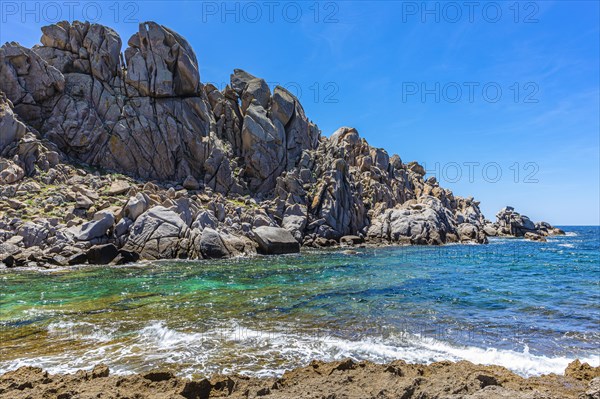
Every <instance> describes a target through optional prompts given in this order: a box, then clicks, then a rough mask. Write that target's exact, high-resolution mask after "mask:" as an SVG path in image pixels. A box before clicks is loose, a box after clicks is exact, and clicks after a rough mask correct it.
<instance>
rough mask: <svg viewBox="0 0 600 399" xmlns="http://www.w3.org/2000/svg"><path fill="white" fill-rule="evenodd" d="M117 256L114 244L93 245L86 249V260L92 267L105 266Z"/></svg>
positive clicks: (117, 252) (117, 251)
mask: <svg viewBox="0 0 600 399" xmlns="http://www.w3.org/2000/svg"><path fill="white" fill-rule="evenodd" d="M117 255H119V250H118V249H117V247H115V245H114V244H104V245H95V246H93V247H91V248H90V249H88V251H87V260H88V262H89V263H90V264H92V265H107V264H109V263H110V262H112V261H113V259H115V258H116V257H117Z"/></svg>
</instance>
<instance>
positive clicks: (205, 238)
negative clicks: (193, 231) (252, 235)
mask: <svg viewBox="0 0 600 399" xmlns="http://www.w3.org/2000/svg"><path fill="white" fill-rule="evenodd" d="M199 247H200V248H199V249H200V253H201V254H202V256H203V257H204V258H208V259H220V258H227V257H229V256H230V255H231V253H230V252H229V249H228V248H227V246H226V245H225V242H224V241H223V239H222V238H221V235H220V234H219V233H218V232H217V231H216V230H213V229H211V228H209V227H207V228H205V229H204V230H203V231H202V235H201V237H200V243H199Z"/></svg>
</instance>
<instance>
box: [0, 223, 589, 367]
mask: <svg viewBox="0 0 600 399" xmlns="http://www.w3.org/2000/svg"><path fill="white" fill-rule="evenodd" d="M564 229H565V230H566V231H567V232H568V233H567V236H559V237H551V238H549V240H548V242H547V243H539V242H530V241H525V240H522V239H492V240H491V242H490V244H488V245H448V246H442V247H390V248H384V249H358V250H357V253H352V254H351V253H347V252H346V253H345V252H342V251H310V252H305V253H303V254H301V255H297V256H280V257H257V258H253V259H238V260H228V261H218V262H206V261H201V262H180V261H178V262H155V263H149V264H142V265H138V266H136V267H122V268H98V267H95V268H83V269H79V270H76V271H60V272H52V273H40V272H31V271H21V272H12V271H11V272H3V273H2V274H0V311H1V313H0V334H1V335H2V336H1V337H0V338H1V339H0V371H2V370H7V369H12V368H15V367H18V366H19V365H23V364H33V365H40V366H43V367H46V368H49V369H51V370H52V371H72V370H74V369H77V368H81V367H84V368H85V367H90V366H91V365H93V364H95V363H99V362H106V363H108V364H109V365H110V366H111V367H112V368H113V369H114V370H115V371H117V372H124V373H126V372H133V371H142V370H146V369H148V368H152V367H155V366H164V365H167V366H169V367H171V368H174V369H175V370H176V371H178V372H179V373H181V374H182V375H192V374H210V373H214V372H230V371H237V372H242V373H247V374H255V375H267V374H280V373H281V372H283V370H284V369H288V368H291V367H296V366H299V365H303V364H306V363H307V362H308V361H310V360H312V359H314V358H318V359H323V360H331V359H339V358H343V357H354V358H356V359H370V360H374V361H380V362H384V361H390V360H393V359H404V360H407V361H410V362H431V361H437V360H445V359H450V360H459V359H467V360H471V361H473V362H476V363H485V364H500V365H504V366H506V367H508V368H511V369H513V370H515V371H517V372H519V373H521V374H523V375H531V374H540V373H548V372H558V373H561V372H562V371H563V370H564V368H565V367H566V365H567V364H568V363H569V362H570V361H571V360H573V359H575V358H580V359H582V360H585V361H588V362H590V363H592V364H594V365H599V364H600V249H599V248H600V227H564Z"/></svg>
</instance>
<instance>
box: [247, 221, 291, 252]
mask: <svg viewBox="0 0 600 399" xmlns="http://www.w3.org/2000/svg"><path fill="white" fill-rule="evenodd" d="M252 231H253V233H254V236H253V238H254V241H256V243H257V244H258V251H259V252H260V253H261V254H263V255H279V254H289V253H297V252H300V244H299V243H298V241H296V239H295V238H294V236H293V235H292V233H290V232H289V231H288V230H286V229H283V228H280V227H269V226H261V227H257V228H255V229H254V230H252Z"/></svg>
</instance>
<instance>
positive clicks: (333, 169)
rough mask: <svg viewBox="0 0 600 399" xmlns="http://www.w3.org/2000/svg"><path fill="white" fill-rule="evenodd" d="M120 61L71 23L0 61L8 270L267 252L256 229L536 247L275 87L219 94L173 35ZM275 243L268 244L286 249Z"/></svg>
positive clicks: (150, 31) (0, 235)
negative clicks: (134, 257)
mask: <svg viewBox="0 0 600 399" xmlns="http://www.w3.org/2000/svg"><path fill="white" fill-rule="evenodd" d="M122 47H123V43H122V40H121V38H120V37H119V35H118V34H117V33H116V32H115V31H114V30H112V29H110V28H108V27H105V26H102V25H98V24H93V23H88V22H77V21H76V22H73V23H69V22H66V21H65V22H60V23H57V24H54V25H50V26H46V27H44V28H43V29H42V37H41V44H40V45H36V46H34V47H33V48H31V49H28V48H25V47H23V46H21V45H19V44H18V43H14V42H12V43H6V44H5V45H3V46H2V47H1V48H0V131H1V132H2V134H1V137H0V242H1V243H3V245H4V244H6V245H5V247H6V248H8V249H5V250H4V251H3V253H2V254H1V257H0V260H2V259H4V258H9V257H10V259H9V261H5V262H4V263H5V264H8V263H10V264H11V265H16V266H21V265H32V264H42V263H44V264H45V263H48V262H50V263H51V264H59V265H63V264H74V263H78V262H85V261H90V259H87V258H86V254H87V253H88V250H89V249H90V248H91V247H93V246H96V245H106V244H113V245H115V247H116V248H117V249H120V250H123V251H125V252H124V253H135V254H138V255H140V256H141V258H142V259H160V258H172V257H177V258H213V257H228V256H237V255H243V254H252V253H256V252H257V249H258V250H260V251H262V252H269V251H268V250H265V249H264V245H263V244H264V243H261V241H260V239H258V238H257V235H256V234H255V231H256V229H257V228H261V227H263V226H266V227H271V228H284V229H286V230H287V231H289V232H290V234H291V237H293V238H294V239H295V240H296V241H297V242H298V244H301V245H304V246H314V247H322V246H331V245H338V244H340V243H343V244H344V245H348V244H353V243H359V242H360V243H362V242H365V241H366V243H367V244H378V245H379V244H436V245H437V244H444V243H449V242H475V243H485V242H487V236H488V235H496V234H504V233H505V232H506V234H513V235H525V234H530V233H532V232H531V231H529V230H528V229H529V227H530V224H529V223H528V222H527V221H526V220H525V219H522V220H521V222H520V223H521V224H520V225H518V223H517V222H514V223H513V221H505V217H504V216H503V217H502V222H499V224H497V226H496V225H490V224H489V223H488V222H487V221H486V220H485V218H484V217H483V215H482V213H481V211H480V209H479V203H478V202H477V201H475V200H474V199H473V198H461V197H458V196H455V195H454V194H453V193H452V192H451V191H450V190H448V189H444V188H442V187H440V185H439V184H438V182H437V181H436V180H435V178H428V179H425V171H424V169H423V167H422V166H420V165H419V164H418V163H416V162H409V163H405V162H403V161H402V159H401V158H400V157H399V156H398V155H392V156H390V155H389V154H388V153H387V152H386V151H385V150H383V149H380V148H374V147H372V146H370V145H369V144H368V143H367V142H366V141H365V140H364V139H363V138H361V137H360V135H359V133H358V132H357V131H356V129H353V128H351V127H342V128H340V129H338V130H337V131H336V132H334V133H333V134H332V135H331V136H330V137H325V136H323V135H322V134H321V131H320V130H319V128H318V127H317V125H315V124H314V123H313V122H312V121H310V120H309V119H308V117H307V116H306V114H305V112H304V109H303V107H302V105H301V104H300V102H299V100H298V99H297V98H296V97H295V96H294V95H292V94H291V93H290V92H289V91H287V90H285V89H284V88H282V87H279V86H278V87H275V88H273V89H272V90H271V88H270V87H269V86H268V85H267V83H266V81H265V80H264V79H260V78H258V77H255V76H253V75H251V74H250V73H248V72H245V71H243V70H239V69H236V70H234V71H233V73H232V74H231V77H230V84H229V85H227V87H225V88H224V89H223V90H221V91H219V90H218V89H217V88H216V87H214V86H213V85H210V84H207V85H204V84H203V83H202V82H201V79H200V73H199V70H200V67H199V64H198V59H197V57H196V55H195V53H194V50H193V49H192V47H191V46H190V44H189V43H188V42H187V41H186V40H185V39H184V38H183V37H181V36H180V35H179V34H177V33H176V32H174V31H172V30H171V29H169V28H167V27H164V26H162V25H159V24H157V23H154V22H146V23H141V24H140V25H139V30H138V32H137V33H135V34H134V35H133V36H132V37H131V38H130V39H129V40H128V41H127V47H126V48H125V49H124V51H123V48H122ZM122 51H123V52H122ZM511 220H512V219H511ZM506 223H508V224H506ZM507 226H512V227H507ZM518 226H521V227H518ZM540 226H541V227H539V228H536V230H535V231H542V230H544V231H550V230H551V228H550V227H548V228H546V227H544V226H545V225H544V226H542V225H540ZM513 227H514V228H513ZM507 229H508V230H507ZM525 230H527V231H525ZM535 231H534V232H535ZM521 233H523V234H521ZM281 237H282V239H281V241H282V242H280V243H276V242H271V243H270V245H272V246H273V247H285V248H295V245H289V238H290V236H288V235H285V236H284V235H281ZM348 237H350V238H348ZM275 238H277V236H275ZM261 245H263V246H262V247H261ZM294 251H295V249H294ZM113 252H114V251H113Z"/></svg>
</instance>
